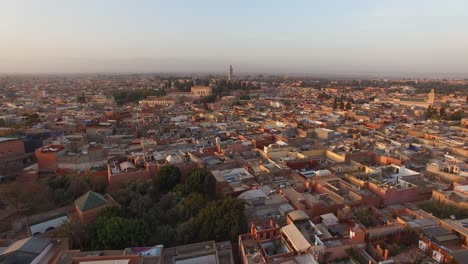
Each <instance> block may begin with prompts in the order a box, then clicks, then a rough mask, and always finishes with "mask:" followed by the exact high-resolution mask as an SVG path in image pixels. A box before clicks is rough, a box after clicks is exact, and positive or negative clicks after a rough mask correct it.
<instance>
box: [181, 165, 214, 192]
mask: <svg viewBox="0 0 468 264" xmlns="http://www.w3.org/2000/svg"><path fill="white" fill-rule="evenodd" d="M210 176H211V175H210V171H209V170H208V169H206V168H197V169H194V170H193V171H192V172H190V174H189V175H188V177H187V186H188V189H189V192H198V193H204V194H206V193H208V191H209V186H208V185H209V177H210Z"/></svg>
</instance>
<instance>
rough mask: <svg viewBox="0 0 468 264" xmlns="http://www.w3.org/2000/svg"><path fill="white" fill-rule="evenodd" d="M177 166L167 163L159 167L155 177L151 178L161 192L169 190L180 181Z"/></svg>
mask: <svg viewBox="0 0 468 264" xmlns="http://www.w3.org/2000/svg"><path fill="white" fill-rule="evenodd" d="M180 177H181V174H180V170H179V168H177V167H175V166H172V165H169V166H164V167H162V168H161V169H159V171H158V174H157V175H156V177H154V178H153V184H154V185H155V187H156V188H157V189H158V190H159V191H161V192H168V191H171V190H172V189H173V188H174V187H175V186H176V185H177V184H178V183H179V181H180Z"/></svg>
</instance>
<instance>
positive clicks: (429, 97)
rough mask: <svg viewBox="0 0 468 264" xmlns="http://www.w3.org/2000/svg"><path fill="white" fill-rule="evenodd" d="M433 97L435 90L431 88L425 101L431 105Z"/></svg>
mask: <svg viewBox="0 0 468 264" xmlns="http://www.w3.org/2000/svg"><path fill="white" fill-rule="evenodd" d="M434 99H435V91H434V89H431V92H430V93H429V94H428V99H427V102H428V103H429V104H430V105H433V104H434Z"/></svg>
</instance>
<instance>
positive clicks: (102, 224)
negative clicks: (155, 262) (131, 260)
mask: <svg viewBox="0 0 468 264" xmlns="http://www.w3.org/2000/svg"><path fill="white" fill-rule="evenodd" d="M90 234H91V238H90V243H91V248H92V249H94V250H98V249H123V248H126V247H135V246H145V245H147V243H148V238H149V230H148V227H147V225H146V223H145V222H143V220H141V219H130V218H123V217H98V218H97V219H96V221H94V222H92V223H91V225H90Z"/></svg>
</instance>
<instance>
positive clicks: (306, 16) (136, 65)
mask: <svg viewBox="0 0 468 264" xmlns="http://www.w3.org/2000/svg"><path fill="white" fill-rule="evenodd" d="M466 10H468V2H466V1H455V0H453V1H432V0H431V1H422V0H418V1H402V0H398V1H337V0H334V1H246V0H243V1H206V0H203V1H138V2H134V1H90V0H83V1H58V0H55V1H54V0H50V1H49V0H47V1H24V0H19V1H3V2H2V3H0V32H1V37H0V73H76V72H202V73H203V72H205V73H206V72H221V71H225V68H226V65H228V64H230V63H232V64H234V65H236V70H237V71H238V72H241V73H242V72H245V73H248V72H258V73H262V72H265V73H287V74H332V75H340V74H344V75H347V74H348V75H349V74H362V75H382V76H391V75H394V76H399V75H400V76H426V77H438V76H451V77H463V78H465V77H468V34H466V29H467V28H468V16H466Z"/></svg>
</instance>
